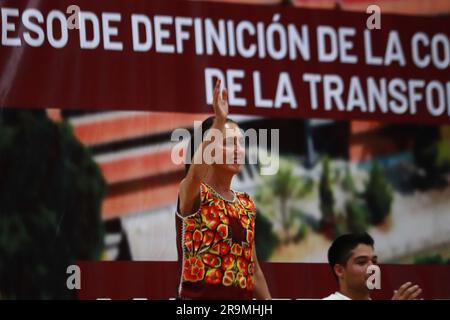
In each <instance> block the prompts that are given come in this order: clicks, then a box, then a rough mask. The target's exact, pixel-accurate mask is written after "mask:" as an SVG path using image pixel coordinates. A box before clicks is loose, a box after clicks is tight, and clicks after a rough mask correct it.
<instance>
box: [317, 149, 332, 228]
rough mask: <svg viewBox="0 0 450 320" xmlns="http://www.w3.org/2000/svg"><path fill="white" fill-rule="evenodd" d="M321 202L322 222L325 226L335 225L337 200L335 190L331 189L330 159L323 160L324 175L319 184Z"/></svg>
mask: <svg viewBox="0 0 450 320" xmlns="http://www.w3.org/2000/svg"><path fill="white" fill-rule="evenodd" d="M319 200H320V211H321V212H322V221H323V222H324V223H325V224H329V223H333V222H334V218H335V213H334V204H335V199H334V194H333V189H332V187H331V176H330V160H329V158H328V157H324V158H323V160H322V175H321V177H320V184H319Z"/></svg>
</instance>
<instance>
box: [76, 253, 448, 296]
mask: <svg viewBox="0 0 450 320" xmlns="http://www.w3.org/2000/svg"><path fill="white" fill-rule="evenodd" d="M79 266H80V280H81V282H80V290H78V291H77V292H78V298H79V299H112V300H116V299H124V300H131V299H171V298H172V299H173V298H176V296H177V288H178V281H179V272H178V267H179V265H178V263H177V262H100V263H99V262H81V263H80V264H79ZM261 266H262V268H263V270H264V275H265V277H266V280H267V283H268V285H269V288H270V291H271V293H272V296H273V298H274V299H322V298H324V297H326V296H328V295H329V294H331V293H334V292H335V291H336V290H337V283H336V280H335V279H334V277H333V275H332V273H331V269H330V266H329V265H328V264H325V263H264V262H262V263H261ZM380 268H381V283H380V289H375V290H373V291H372V295H371V296H372V298H373V299H391V298H392V295H393V291H394V290H396V289H398V287H400V286H401V285H402V284H403V283H405V282H408V281H410V282H412V283H415V284H418V285H419V286H420V287H421V288H422V290H423V294H422V296H421V297H422V298H424V299H426V300H429V299H449V298H450V288H449V287H448V285H446V284H447V283H449V281H450V267H449V266H444V265H442V266H440V265H415V266H410V265H381V266H380ZM286 275H289V276H288V277H286ZM74 290H75V289H74Z"/></svg>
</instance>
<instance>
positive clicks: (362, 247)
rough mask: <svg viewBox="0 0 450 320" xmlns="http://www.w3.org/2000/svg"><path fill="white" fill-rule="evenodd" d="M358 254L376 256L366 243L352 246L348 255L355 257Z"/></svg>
mask: <svg viewBox="0 0 450 320" xmlns="http://www.w3.org/2000/svg"><path fill="white" fill-rule="evenodd" d="M360 256H367V257H373V256H376V254H375V251H374V248H373V247H372V246H369V245H366V244H358V245H357V246H356V247H355V248H353V250H352V253H351V256H350V257H351V258H356V257H360Z"/></svg>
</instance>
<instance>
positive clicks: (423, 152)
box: [413, 125, 450, 179]
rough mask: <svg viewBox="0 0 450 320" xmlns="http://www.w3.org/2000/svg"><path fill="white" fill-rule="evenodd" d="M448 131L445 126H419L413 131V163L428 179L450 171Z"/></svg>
mask: <svg viewBox="0 0 450 320" xmlns="http://www.w3.org/2000/svg"><path fill="white" fill-rule="evenodd" d="M448 130H449V129H448V127H445V126H443V127H438V126H429V125H421V126H418V127H417V128H416V129H415V133H416V134H415V139H414V147H413V155H414V162H415V164H416V165H417V166H418V167H419V168H421V169H423V170H424V172H425V174H426V177H427V178H429V179H434V178H435V177H436V176H438V175H439V174H441V173H443V172H447V171H448V170H449V169H450V142H449V140H448V139H449V138H448V136H447V135H448ZM446 133H447V134H446Z"/></svg>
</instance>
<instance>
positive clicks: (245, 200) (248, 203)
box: [235, 191, 256, 212]
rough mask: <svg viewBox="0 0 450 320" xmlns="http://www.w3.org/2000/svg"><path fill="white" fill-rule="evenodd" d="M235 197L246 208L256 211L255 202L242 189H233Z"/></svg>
mask: <svg viewBox="0 0 450 320" xmlns="http://www.w3.org/2000/svg"><path fill="white" fill-rule="evenodd" d="M235 194H236V197H237V198H238V199H239V202H240V203H241V204H242V205H243V206H244V207H245V208H246V209H250V210H251V211H255V212H256V207H255V203H254V202H253V199H252V197H251V196H250V195H249V194H248V193H247V192H244V191H235Z"/></svg>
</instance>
